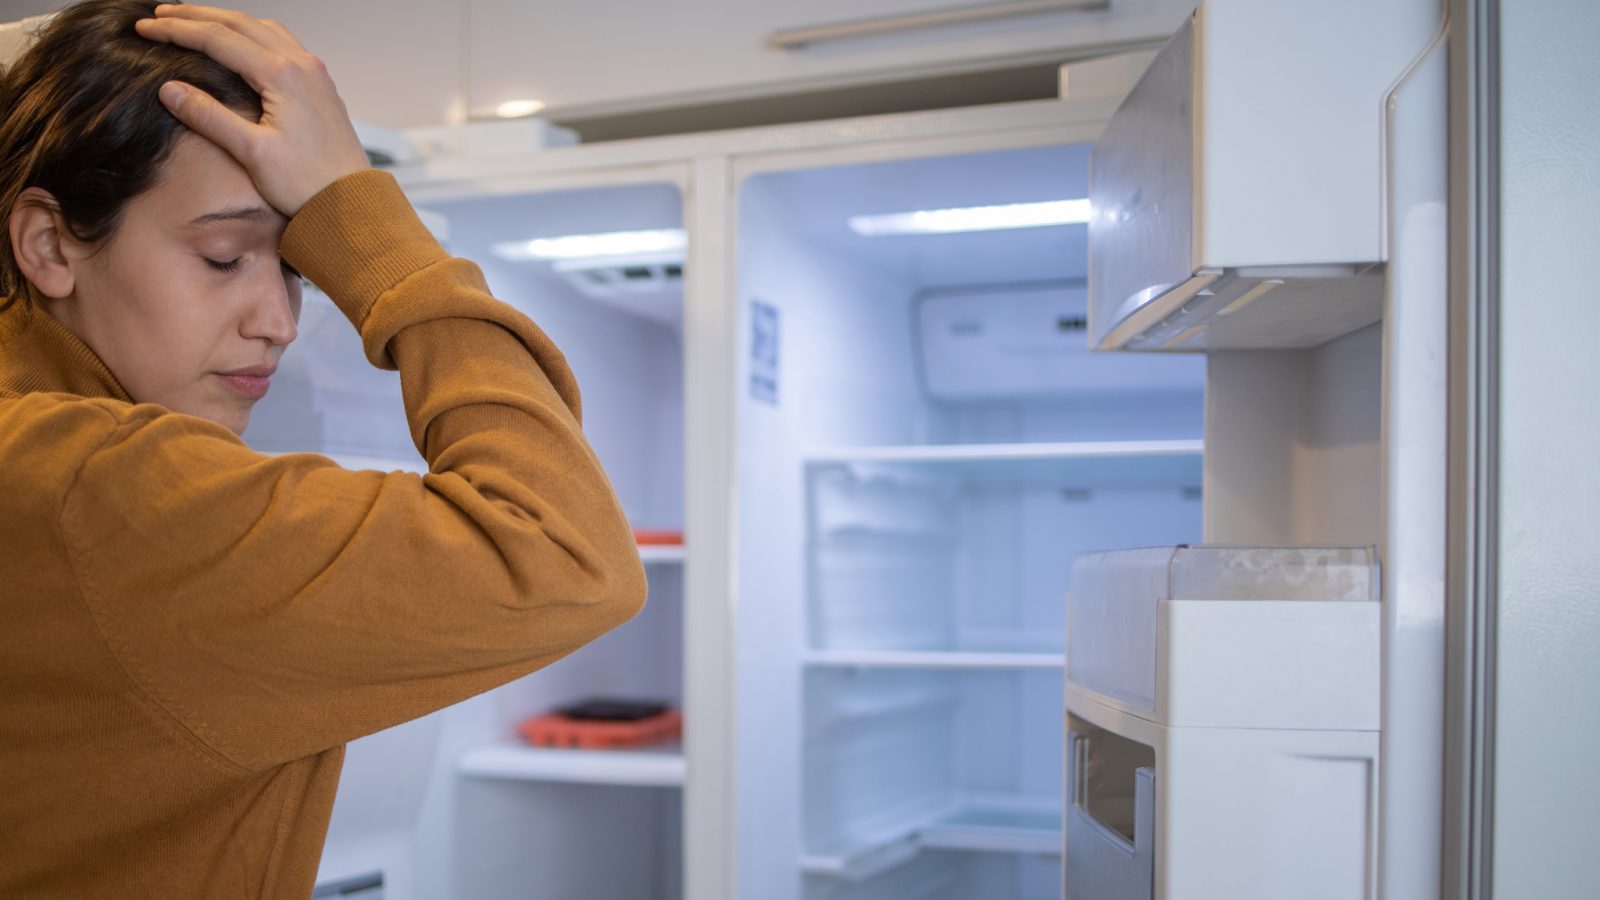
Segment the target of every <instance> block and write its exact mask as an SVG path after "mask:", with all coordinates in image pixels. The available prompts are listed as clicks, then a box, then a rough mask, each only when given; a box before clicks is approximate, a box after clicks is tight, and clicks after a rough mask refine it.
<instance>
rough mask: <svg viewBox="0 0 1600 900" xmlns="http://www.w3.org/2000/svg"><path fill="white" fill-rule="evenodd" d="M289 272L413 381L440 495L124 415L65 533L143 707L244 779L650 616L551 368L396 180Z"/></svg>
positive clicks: (358, 181) (363, 183)
mask: <svg viewBox="0 0 1600 900" xmlns="http://www.w3.org/2000/svg"><path fill="white" fill-rule="evenodd" d="M282 251H283V254H284V257H285V258H286V259H287V260H288V261H289V262H290V263H291V264H293V265H295V266H296V267H297V268H299V269H300V271H302V272H303V273H305V274H306V276H307V277H309V278H310V279H311V280H312V281H313V282H314V283H315V284H317V285H318V286H319V287H321V288H323V289H324V290H325V291H326V292H327V293H328V295H329V296H330V297H331V298H333V300H334V301H335V302H336V303H337V304H338V305H339V307H340V309H342V310H343V311H344V312H345V314H346V315H348V316H349V317H350V319H351V321H352V322H354V323H355V325H356V327H357V328H358V329H359V330H360V332H361V335H362V340H363V344H364V346H365V348H366V353H367V356H368V358H369V359H370V360H371V361H372V362H373V363H374V364H376V365H380V366H384V367H393V368H398V369H399V370H400V377H401V384H402V388H403V393H404V397H405V408H406V416H407V418H408V420H409V422H410V426H411V431H412V435H413V437H414V439H415V441H416V443H417V446H418V448H419V449H420V450H421V451H422V453H423V456H424V457H425V458H426V459H427V461H428V464H429V467H430V473H429V474H427V475H424V476H418V475H414V474H408V473H400V472H395V473H390V474H380V473H377V472H350V471H345V470H343V469H341V468H339V467H338V466H336V465H334V464H333V463H332V462H331V461H329V460H327V459H325V458H323V457H319V456H315V455H312V454H295V455H289V456H280V457H266V456H262V455H260V454H257V453H255V452H253V451H251V450H250V449H249V448H248V447H246V446H244V444H243V443H242V442H240V441H239V440H238V439H237V438H235V437H234V436H233V434H232V433H231V432H228V431H227V430H226V429H223V428H222V427H220V426H218V425H215V424H213V423H210V422H207V421H204V420H201V419H197V418H193V417H190V416H181V415H174V414H172V413H168V412H166V411H164V410H162V409H160V408H159V407H153V406H133V407H128V406H119V407H113V406H112V405H109V404H107V405H106V406H105V409H106V410H107V415H108V416H109V417H110V418H111V419H112V420H113V421H112V423H111V424H110V426H109V427H108V433H107V434H106V436H105V439H104V440H103V441H102V442H101V443H100V444H99V446H98V447H97V449H95V451H94V452H93V453H91V454H89V455H88V457H87V458H86V460H85V462H84V463H83V465H82V467H81V468H80V470H79V472H78V475H77V478H76V481H75V484H74V486H73V488H72V489H71V491H70V492H69V494H68V496H67V498H66V500H65V503H64V504H63V507H62V512H61V520H60V521H61V528H62V534H63V537H64V541H65V543H66V549H67V552H68V554H69V556H70V558H71V560H72V562H73V566H74V571H75V575H76V577H77V582H78V585H79V589H80V592H81V594H82V597H83V601H84V603H85V604H86V605H87V606H88V610H89V613H90V614H91V615H92V616H93V618H94V621H95V623H96V625H97V626H98V629H99V631H100V633H101V635H102V637H103V639H104V640H105V642H106V645H107V647H108V649H109V650H110V651H111V652H112V653H113V654H114V655H115V656H116V658H117V659H118V660H119V661H120V663H121V664H122V668H123V670H124V671H125V673H126V674H127V676H128V682H129V685H128V687H129V689H131V690H137V691H139V692H141V693H142V694H144V695H145V697H146V698H147V699H148V700H151V701H153V702H154V703H155V704H156V705H157V706H158V707H159V708H160V709H161V710H163V711H164V712H165V714H166V715H167V716H170V717H171V720H172V723H173V724H174V725H176V726H178V727H180V728H182V729H183V730H184V731H186V732H187V733H188V734H189V735H190V736H191V737H192V739H195V740H198V741H199V742H201V743H202V744H204V745H205V746H206V747H207V748H209V749H210V751H211V752H212V753H213V754H215V755H218V756H220V757H222V759H223V760H226V761H227V762H228V763H231V764H233V765H236V766H239V767H242V768H245V769H252V770H253V769H260V768H264V767H267V766H272V765H276V764H280V763H282V762H285V761H287V760H291V759H295V758H298V757H302V756H305V755H308V754H311V753H315V752H319V751H322V750H325V749H327V748H329V747H333V746H337V745H339V744H341V743H344V742H346V741H348V740H350V739H352V738H355V737H359V736H361V735H364V734H369V733H371V732H374V731H377V730H380V729H382V728H386V727H388V726H391V725H394V724H397V723H399V722H403V721H406V720H408V719H411V718H415V717H417V716H420V715H423V714H425V713H428V712H430V711H433V710H435V709H439V708H441V707H444V706H447V705H449V704H451V703H454V702H457V701H459V700H462V699H464V698H466V697H469V696H471V695H473V694H476V693H479V692H482V691H484V690H487V689H489V688H491V687H494V686H496V685H499V684H502V683H505V682H507V681H510V680H512V679H514V678H517V677H520V676H521V675H524V674H527V673H528V672H531V671H533V670H535V669H538V668H540V667H541V666H544V665H547V664H548V663H550V662H552V661H554V660H556V659H558V658H560V657H561V656H563V655H565V654H568V653H570V652H572V651H573V650H575V649H577V648H578V647H581V646H582V645H583V644H585V643H587V642H589V641H591V640H593V639H594V638H595V637H597V636H599V635H600V634H602V633H604V632H605V631H607V630H609V629H611V628H613V627H615V626H616V625H618V624H620V623H622V622H624V621H626V620H627V619H629V618H631V617H632V616H633V615H634V614H635V613H636V612H637V611H638V610H639V608H640V606H641V604H642V603H643V601H644V595H645V579H644V572H643V567H642V565H641V564H640V562H639V557H638V551H637V549H636V548H635V546H634V543H633V539H632V534H631V532H630V530H629V528H628V524H627V521H626V519H625V517H624V516H623V513H622V510H621V507H620V505H619V504H618V502H617V499H616V496H615V494H614V493H613V491H612V489H611V486H610V484H609V483H608V481H607V479H606V476H605V473H604V472H603V471H602V469H601V467H600V464H599V462H598V460H597V459H596V458H595V455H594V452H593V451H592V450H591V449H590V447H589V445H588V443H587V442H586V441H585V439H584V437H583V433H582V431H581V429H580V426H579V405H578V390H577V385H576V383H575V381H574V380H573V377H572V373H571V371H570V370H569V369H568V368H567V366H566V363H565V361H564V359H563V357H562V355H561V353H560V351H558V350H557V349H556V347H555V346H554V345H553V344H552V343H551V342H550V340H549V339H548V338H547V337H546V336H545V335H544V334H543V332H541V331H540V330H539V329H538V327H536V326H535V325H534V324H533V323H532V322H531V321H530V320H529V319H528V318H527V317H526V316H523V315H522V314H521V313H519V312H517V311H516V310H514V309H512V308H511V307H509V306H507V305H505V304H503V303H500V302H498V301H496V300H494V299H493V298H492V297H491V296H490V295H489V293H488V290H487V288H486V286H485V284H484V282H483V278H482V275H481V274H480V272H479V271H478V269H477V267H476V266H474V265H473V264H472V263H470V262H467V261H465V260H458V259H452V258H450V257H449V256H448V255H447V254H446V253H445V252H444V251H443V250H442V249H441V248H440V247H439V245H438V244H437V243H436V242H435V241H434V240H433V238H432V237H431V236H430V235H429V234H428V232H427V230H426V229H425V228H424V227H423V226H422V224H421V223H420V222H419V221H418V220H417V218H416V215H415V214H414V213H413V212H412V210H411V207H410V205H409V203H408V202H407V201H406V199H405V197H404V195H403V194H402V193H401V192H400V189H399V187H398V186H397V185H396V184H395V182H394V180H393V178H392V176H390V175H389V174H387V173H384V172H378V171H368V172H362V173H358V174H355V175H351V176H348V177H346V178H344V179H341V180H340V181H338V182H336V183H334V184H333V185H331V186H329V187H328V188H327V189H325V190H324V191H323V192H322V193H320V194H319V195H317V196H316V197H315V198H313V200H312V201H311V202H310V203H309V204H307V205H306V207H305V209H303V210H302V211H301V212H300V213H299V215H297V216H296V217H295V219H294V220H293V221H292V222H291V223H290V225H289V228H288V231H287V232H286V233H285V235H284V239H283V244H282Z"/></svg>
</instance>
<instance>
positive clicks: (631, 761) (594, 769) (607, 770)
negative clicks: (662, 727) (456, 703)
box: [456, 742, 685, 787]
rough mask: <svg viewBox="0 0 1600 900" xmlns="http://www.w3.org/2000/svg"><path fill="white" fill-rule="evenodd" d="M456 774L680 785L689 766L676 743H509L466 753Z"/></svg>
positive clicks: (513, 779)
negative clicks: (605, 746)
mask: <svg viewBox="0 0 1600 900" xmlns="http://www.w3.org/2000/svg"><path fill="white" fill-rule="evenodd" d="M456 771H457V772H460V773H461V774H462V775H466V776H470V777H474V778H503V779H508V780H512V781H565V782H575V783H579V784H620V785H636V786H640V787H681V786H682V785H683V779H684V771H685V766H684V761H683V750H682V748H681V747H680V746H679V745H678V744H677V742H670V743H663V744H656V745H652V746H649V747H643V748H640V749H637V750H635V749H620V750H569V749H563V748H553V747H530V746H528V745H527V744H523V743H513V742H504V743H498V744H487V745H484V746H482V747H474V748H472V749H471V750H468V751H466V752H465V753H463V754H461V757H460V759H458V760H456Z"/></svg>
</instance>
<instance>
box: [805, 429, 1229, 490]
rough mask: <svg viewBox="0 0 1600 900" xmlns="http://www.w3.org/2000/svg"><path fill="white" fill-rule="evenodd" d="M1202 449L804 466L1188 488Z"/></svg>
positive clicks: (863, 454) (1125, 447)
mask: <svg viewBox="0 0 1600 900" xmlns="http://www.w3.org/2000/svg"><path fill="white" fill-rule="evenodd" d="M1203 449H1204V446H1203V444H1202V443H1201V442H1200V441H1189V440H1184V441H1097V442H1078V443H1038V444H922V445H912V446H903V447H850V448H844V449H838V450H819V451H814V452H812V453H810V454H808V455H807V462H809V463H811V464H813V465H817V464H827V463H832V464H866V465H885V466H894V467H896V468H897V469H898V468H902V467H909V468H915V469H917V470H921V471H926V472H928V473H929V474H935V473H936V474H937V475H939V476H942V477H948V478H955V479H958V480H960V481H964V482H967V483H970V484H1005V485H1017V484H1070V485H1074V486H1078V487H1110V486H1115V485H1120V484H1133V485H1138V486H1141V487H1151V486H1156V485H1175V486H1190V485H1198V484H1199V483H1200V458H1201V453H1202V451H1203Z"/></svg>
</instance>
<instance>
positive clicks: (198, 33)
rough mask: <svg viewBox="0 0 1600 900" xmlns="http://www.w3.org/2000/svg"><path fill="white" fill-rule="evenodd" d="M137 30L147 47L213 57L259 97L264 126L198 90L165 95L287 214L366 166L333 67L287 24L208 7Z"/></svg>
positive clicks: (159, 13) (166, 88)
mask: <svg viewBox="0 0 1600 900" xmlns="http://www.w3.org/2000/svg"><path fill="white" fill-rule="evenodd" d="M136 27H137V28H138V31H139V34H140V35H142V36H144V37H145V38H148V39H149V40H152V41H162V42H165V43H172V44H177V45H178V46H180V47H188V48H189V49H191V50H198V51H200V52H201V53H204V54H206V55H207V56H209V57H211V58H212V59H214V60H216V61H217V62H219V63H221V64H223V65H224V66H227V67H228V68H230V69H232V70H233V71H235V72H237V73H239V75H240V76H241V77H243V78H244V80H245V81H246V82H248V83H249V84H250V86H251V87H252V88H255V90H256V93H258V94H260V95H261V107H262V114H261V121H260V122H259V123H257V122H251V121H250V120H249V119H246V118H245V117H243V116H241V115H239V114H238V113H236V112H234V111H233V110H231V109H228V108H227V107H225V106H223V105H222V104H221V103H219V102H217V100H216V99H215V98H213V97H212V96H211V95H209V94H207V93H206V92H204V91H202V90H200V89H199V88H196V87H194V86H193V85H189V84H184V83H183V82H180V81H169V82H167V83H166V84H164V85H162V87H161V102H162V103H163V104H165V105H166V107H167V108H168V109H170V110H171V111H172V114H173V115H174V116H176V117H177V118H178V121H180V122H182V123H183V124H184V125H187V126H188V127H189V128H190V129H192V130H194V131H195V132H197V133H199V134H200V135H203V136H204V137H206V138H208V139H209V140H211V141H212V142H213V143H215V144H217V145H218V146H220V147H222V148H223V149H224V150H227V151H228V152H229V153H230V154H232V155H233V157H234V158H235V159H237V160H239V162H240V164H241V165H243V166H244V167H245V171H247V172H249V173H250V179H251V180H252V181H253V182H254V183H255V186H256V190H258V191H260V192H261V196H262V197H263V198H264V199H265V200H266V201H267V202H268V203H270V204H272V205H273V207H274V208H276V209H277V210H278V211H279V212H282V213H283V214H284V215H287V216H293V215H294V214H295V213H298V212H299V211H300V207H302V206H305V204H306V202H307V201H308V200H310V199H311V198H312V197H314V196H316V194H317V192H318V191H320V190H322V189H323V188H325V187H327V186H328V185H330V184H332V183H333V182H335V181H337V180H339V179H340V178H343V177H344V176H346V175H349V174H350V173H352V172H357V171H360V170H362V169H365V168H367V154H366V151H365V150H363V149H362V147H361V141H360V139H359V138H357V137H356V132H355V127H354V126H352V125H351V124H350V116H349V113H347V112H346V111H345V107H344V101H343V100H340V99H339V93H338V91H337V90H336V89H335V88H334V86H333V79H331V78H329V77H328V70H327V68H326V67H324V66H323V64H322V60H320V59H317V58H316V57H315V56H312V55H311V54H310V53H307V52H306V48H305V47H302V46H301V45H300V42H299V41H297V40H295V37H294V35H292V34H290V33H289V30H288V29H287V28H284V27H283V26H282V25H281V24H279V23H277V22H273V21H270V20H261V19H255V18H251V17H250V16H247V15H245V14H244V13H242V12H234V11H232V10H225V9H215V8H213V7H209V6H190V5H188V4H182V5H165V4H164V5H162V6H158V7H156V18H153V19H141V20H139V22H138V24H137V26H136Z"/></svg>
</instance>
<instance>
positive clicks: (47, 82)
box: [0, 0, 261, 311]
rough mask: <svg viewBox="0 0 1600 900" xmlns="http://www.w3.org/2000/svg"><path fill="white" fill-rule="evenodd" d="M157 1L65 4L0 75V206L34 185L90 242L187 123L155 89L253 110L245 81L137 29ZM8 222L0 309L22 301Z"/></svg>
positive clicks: (150, 176)
mask: <svg viewBox="0 0 1600 900" xmlns="http://www.w3.org/2000/svg"><path fill="white" fill-rule="evenodd" d="M156 5H157V3H156V0H86V2H83V3H77V4H74V5H72V6H69V7H67V8H66V9H64V10H62V11H61V12H60V14H58V15H57V16H56V17H55V19H53V20H52V21H51V22H50V23H49V24H48V25H46V26H45V27H44V29H43V30H42V31H41V32H40V33H39V38H38V42H37V43H35V44H34V45H33V46H32V47H31V48H29V50H28V51H27V52H26V53H24V54H23V55H22V57H21V58H19V59H18V60H17V61H16V63H15V64H14V65H12V66H11V67H10V68H9V69H7V70H6V71H5V73H4V74H3V75H0V211H3V212H4V213H5V219H7V220H9V218H10V215H11V211H12V208H13V207H14V206H15V204H16V202H17V196H18V195H19V194H21V193H22V192H23V190H25V189H26V188H30V187H39V188H43V189H44V190H46V191H49V192H50V195H51V196H52V197H54V198H55V202H56V204H57V207H58V209H59V210H60V212H61V217H62V219H64V220H65V222H66V226H67V229H68V230H69V231H70V232H71V233H72V237H73V238H74V239H76V240H78V241H80V242H83V243H86V244H96V243H100V242H102V241H104V240H106V239H107V238H109V237H111V235H112V234H114V233H115V232H116V229H117V224H118V222H119V221H120V220H121V216H122V210H123V208H124V207H125V206H127V204H128V201H129V200H132V199H133V198H134V197H136V196H138V195H139V194H141V193H143V192H144V191H146V190H149V189H150V188H152V187H154V186H155V185H156V183H157V181H158V180H159V179H160V177H161V172H162V164H163V163H165V162H166V160H167V158H168V156H170V155H171V152H172V146H173V143H174V141H175V140H176V139H177V137H178V136H179V135H180V134H182V133H184V131H186V129H185V128H184V126H183V125H182V124H180V123H179V122H178V120H177V119H176V118H174V117H173V116H172V114H171V113H170V112H168V111H167V108H166V107H165V106H162V105H161V99H160V98H159V96H157V92H158V91H159V90H160V88H161V85H163V84H165V83H166V82H168V81H184V82H188V83H189V84H192V85H194V86H195V87H197V88H200V89H201V90H203V91H205V92H206V93H208V94H210V95H211V96H213V97H215V98H217V99H218V100H220V101H221V102H222V103H223V104H224V105H225V106H228V107H230V108H232V109H235V110H238V111H239V112H241V113H247V114H249V115H251V116H253V117H259V116H260V115H261V98H260V96H259V95H257V94H256V92H255V91H254V90H252V89H251V88H250V86H249V85H248V84H246V83H245V81H244V79H243V78H240V77H239V76H238V75H236V74H234V73H233V72H231V71H229V70H228V69H227V68H225V67H224V66H222V65H221V64H220V63H218V62H216V61H214V60H212V59H211V58H210V57H208V56H206V55H205V54H203V53H198V52H196V51H193V50H186V49H184V48H182V47H178V46H175V45H173V44H161V43H156V42H155V41H148V40H145V39H144V38H142V37H140V36H139V34H138V32H136V31H135V30H134V27H133V25H134V23H135V22H137V21H139V20H140V19H148V18H153V17H154V16H155V8H156ZM32 295H33V286H32V285H30V284H28V282H27V280H26V279H25V278H24V277H23V274H22V271H21V269H19V268H18V267H17V257H16V253H15V251H14V250H13V248H12V246H11V234H10V229H9V227H3V228H0V297H4V299H0V311H4V310H5V309H6V308H7V307H9V306H10V305H11V304H13V303H16V302H18V301H19V300H21V301H22V302H25V303H26V302H31V301H32V299H33V297H32Z"/></svg>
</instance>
